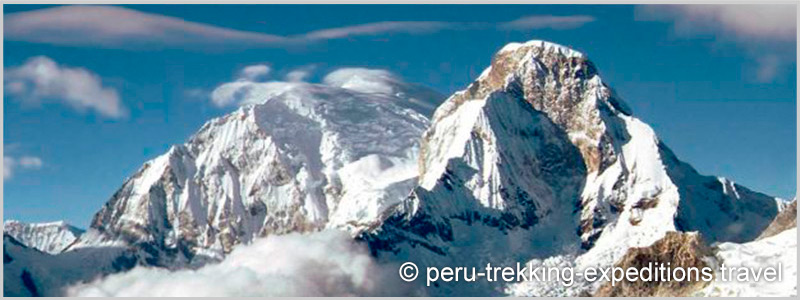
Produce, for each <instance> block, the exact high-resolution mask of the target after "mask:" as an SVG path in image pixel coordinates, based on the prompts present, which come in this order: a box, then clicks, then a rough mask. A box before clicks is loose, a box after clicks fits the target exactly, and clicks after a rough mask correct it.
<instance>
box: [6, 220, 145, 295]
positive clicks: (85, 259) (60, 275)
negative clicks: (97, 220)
mask: <svg viewBox="0 0 800 300" xmlns="http://www.w3.org/2000/svg"><path fill="white" fill-rule="evenodd" d="M137 260H138V256H137V253H136V251H135V250H133V249H127V248H124V247H115V246H105V247H87V248H83V249H77V250H74V251H67V252H63V253H61V254H58V255H51V254H48V253H44V252H41V251H39V250H36V249H33V248H29V247H27V246H25V245H23V244H22V243H20V242H19V241H17V240H16V239H14V238H13V237H11V236H10V235H8V234H3V296H12V297H16V296H50V297H53V296H63V293H64V290H63V288H65V287H66V286H68V285H70V284H74V283H78V282H83V281H89V280H92V279H94V278H96V277H98V276H102V275H104V274H111V273H118V272H122V271H126V270H129V269H130V268H132V267H134V266H135V265H136V263H137Z"/></svg>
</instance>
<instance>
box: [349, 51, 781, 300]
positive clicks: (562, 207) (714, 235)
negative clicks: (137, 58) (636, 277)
mask: <svg viewBox="0 0 800 300" xmlns="http://www.w3.org/2000/svg"><path fill="white" fill-rule="evenodd" d="M420 147H421V148H420V149H421V150H420V158H419V162H420V168H419V169H420V174H419V178H420V184H419V186H418V187H416V188H415V189H414V191H413V192H412V194H411V197H409V198H408V199H406V200H405V201H404V202H403V203H400V204H398V205H397V206H396V207H395V208H393V214H391V216H390V217H389V218H388V219H387V221H386V222H384V223H383V224H382V226H380V227H378V228H376V229H375V230H373V231H371V232H370V233H368V234H365V235H363V236H362V238H363V239H364V240H366V241H367V242H369V244H370V246H371V247H372V249H373V252H374V253H375V254H376V255H378V256H379V257H383V258H384V259H387V260H393V259H395V258H396V259H398V260H400V261H402V260H415V261H418V262H420V263H421V264H423V265H440V264H442V265H447V264H451V265H452V264H453V263H456V262H458V263H465V262H468V263H467V265H471V266H480V265H485V264H486V263H487V262H491V263H493V264H497V263H501V262H515V261H525V260H526V259H545V258H548V257H553V256H561V257H564V256H570V257H576V259H575V262H576V264H577V265H578V266H584V267H585V266H589V265H606V266H608V265H612V264H613V263H614V262H615V261H617V260H618V259H620V258H621V257H622V255H624V253H625V251H626V250H627V249H629V248H631V247H641V246H648V245H650V244H652V243H653V242H655V241H657V240H659V239H660V238H662V237H664V235H665V234H666V233H667V232H670V231H699V232H700V233H701V234H702V235H703V236H704V237H705V238H706V239H707V240H709V241H711V242H718V241H719V242H722V241H734V242H743V241H749V240H752V239H754V238H756V237H757V236H758V234H759V233H760V232H761V231H762V230H763V229H764V228H765V227H766V226H767V225H768V224H769V222H770V221H771V220H772V218H773V217H774V216H775V214H776V213H777V209H778V207H777V200H776V199H775V198H773V197H769V196H766V195H763V194H760V193H756V192H753V191H750V190H748V189H747V188H744V187H742V186H740V185H737V184H735V183H733V182H731V181H729V180H726V179H723V178H717V177H709V176H702V175H699V174H698V173H697V172H696V171H695V170H694V169H693V168H692V167H691V166H689V165H688V164H686V163H683V162H681V161H680V160H678V159H677V157H676V156H675V155H674V154H673V153H672V152H671V151H670V150H669V148H667V146H666V145H664V144H663V143H662V142H661V141H660V140H659V139H658V137H657V136H656V135H655V133H654V131H653V130H652V129H651V128H650V126H648V125H647V124H645V123H643V122H642V121H640V120H639V119H637V118H635V117H633V116H632V112H631V110H630V109H629V108H628V107H627V106H626V105H625V103H624V102H622V101H621V100H620V99H619V98H618V97H617V96H616V95H615V94H614V92H613V90H612V89H611V88H609V87H608V86H607V84H606V83H605V82H603V80H602V79H601V78H600V76H599V74H598V71H597V69H596V68H595V67H594V65H593V64H592V62H591V61H590V60H588V59H587V57H586V56H585V55H583V54H581V53H579V52H577V51H574V50H571V49H568V48H566V47H564V46H560V45H557V44H553V43H549V42H544V41H530V42H527V43H524V44H517V43H514V44H509V45H507V46H505V47H503V48H502V49H501V50H500V51H499V52H498V53H497V54H496V55H495V56H494V58H493V60H492V64H491V66H490V67H488V68H487V69H486V70H484V71H483V73H482V74H481V75H480V76H479V77H478V78H477V79H476V80H475V81H474V82H473V83H471V84H470V85H469V86H468V87H467V88H466V89H464V90H462V91H459V92H456V93H455V94H453V95H452V96H451V97H450V98H448V99H447V100H446V101H445V103H443V104H442V105H441V106H439V108H438V109H437V110H436V112H435V113H434V116H433V120H432V122H431V126H430V128H429V129H428V130H427V131H426V132H425V133H424V134H423V138H422V143H421V146H420ZM418 246H421V247H418ZM500 249H502V250H500ZM498 250H499V251H498ZM452 286H455V285H452ZM452 292H453V291H450V290H447V289H445V290H444V291H441V293H442V294H449V293H452ZM482 293H487V291H486V290H483V291H482Z"/></svg>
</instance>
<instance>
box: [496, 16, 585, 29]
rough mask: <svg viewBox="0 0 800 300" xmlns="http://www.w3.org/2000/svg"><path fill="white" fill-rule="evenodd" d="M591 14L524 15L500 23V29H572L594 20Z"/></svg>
mask: <svg viewBox="0 0 800 300" xmlns="http://www.w3.org/2000/svg"><path fill="white" fill-rule="evenodd" d="M594 21H595V18H594V17H592V16H582V15H577V16H550V15H535V16H526V17H522V18H519V19H516V20H513V21H510V22H505V23H501V24H500V25H499V27H500V28H502V29H512V30H528V29H545V28H549V29H573V28H578V27H581V26H583V25H585V24H587V23H590V22H594Z"/></svg>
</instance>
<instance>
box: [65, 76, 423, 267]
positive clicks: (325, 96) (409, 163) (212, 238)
mask: <svg viewBox="0 0 800 300" xmlns="http://www.w3.org/2000/svg"><path fill="white" fill-rule="evenodd" d="M258 100H260V103H257V104H252V105H247V106H244V107H242V108H240V109H238V110H236V111H235V112H233V113H230V114H228V115H226V116H223V117H220V118H216V119H213V120H211V121H209V122H207V123H206V124H205V125H204V126H203V127H202V128H201V129H200V130H199V132H197V133H196V134H195V135H193V136H192V137H191V138H190V139H189V141H188V142H186V143H185V144H182V145H177V146H174V147H172V148H171V149H170V150H169V151H168V152H167V153H166V154H164V155H161V156H159V157H157V158H155V159H153V160H151V161H149V162H147V163H145V164H144V166H143V167H142V168H141V169H140V170H139V171H137V172H136V173H135V174H134V175H133V176H131V177H130V178H129V179H128V180H127V181H126V182H125V183H124V184H123V186H122V187H121V188H120V189H119V190H118V191H117V192H116V193H115V194H114V196H113V197H112V198H111V200H109V201H108V202H107V203H106V204H105V205H104V206H103V208H102V209H101V210H100V211H99V212H98V213H97V214H96V215H95V217H94V220H93V221H92V224H91V227H92V228H94V229H96V230H98V231H99V232H102V233H103V234H105V235H107V236H110V237H113V238H115V239H121V240H123V241H125V242H126V243H128V244H132V245H146V246H145V247H146V248H149V249H152V250H154V253H155V254H154V257H155V258H156V259H155V260H156V261H158V262H156V263H155V264H156V265H170V264H171V263H170V262H168V261H164V260H163V259H164V258H166V257H173V256H174V257H177V258H179V259H180V260H183V259H186V260H184V261H193V262H194V263H202V262H204V261H205V260H207V259H213V260H217V259H221V258H222V257H223V256H224V254H225V253H227V252H230V251H231V249H232V247H233V246H234V245H237V244H240V243H248V242H250V241H252V239H253V238H256V237H261V236H265V235H269V234H284V233H289V232H307V231H316V230H320V229H322V228H326V227H332V228H341V229H344V230H349V231H352V232H354V234H355V233H356V232H358V231H360V230H363V229H364V228H367V227H369V226H374V223H376V222H379V221H380V214H381V213H382V212H383V211H384V210H385V209H386V208H387V207H391V206H393V205H395V204H397V203H399V202H400V201H401V200H402V199H403V198H405V197H406V196H407V195H408V193H409V191H410V190H411V189H412V188H413V187H414V186H415V185H416V176H417V163H416V159H417V156H418V148H419V146H418V145H419V143H418V142H419V136H421V134H422V132H423V130H425V128H427V126H428V119H427V118H426V117H425V116H423V115H421V114H420V113H417V112H416V111H413V110H411V109H406V108H403V107H401V106H399V105H397V104H396V102H400V101H405V99H400V98H397V97H394V96H392V95H387V94H383V93H365V92H361V91H357V90H353V89H347V88H339V87H332V86H328V85H319V84H308V83H287V86H286V87H285V90H283V91H282V92H281V93H279V94H276V95H272V96H271V97H269V98H264V99H258ZM249 101H250V102H256V99H249ZM87 245H88V246H91V245H93V244H92V242H89V241H80V242H79V244H78V245H77V246H76V247H83V246H87ZM164 254H166V255H164Z"/></svg>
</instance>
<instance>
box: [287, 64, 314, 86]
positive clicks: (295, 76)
mask: <svg viewBox="0 0 800 300" xmlns="http://www.w3.org/2000/svg"><path fill="white" fill-rule="evenodd" d="M315 69H316V66H315V65H307V66H302V67H299V68H296V69H294V70H291V71H289V73H286V76H285V80H286V81H288V82H304V81H306V80H308V78H309V77H311V75H313V74H314V70H315Z"/></svg>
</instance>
